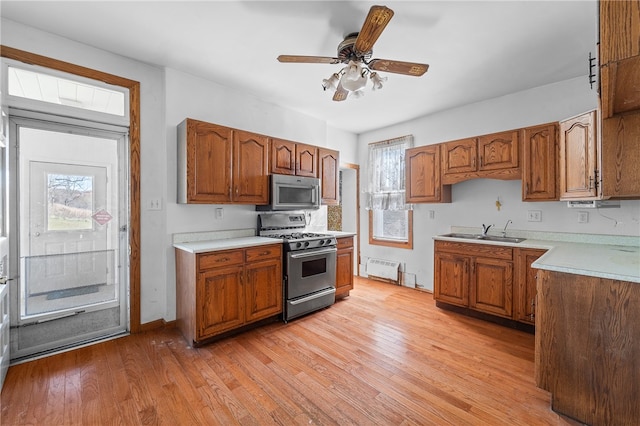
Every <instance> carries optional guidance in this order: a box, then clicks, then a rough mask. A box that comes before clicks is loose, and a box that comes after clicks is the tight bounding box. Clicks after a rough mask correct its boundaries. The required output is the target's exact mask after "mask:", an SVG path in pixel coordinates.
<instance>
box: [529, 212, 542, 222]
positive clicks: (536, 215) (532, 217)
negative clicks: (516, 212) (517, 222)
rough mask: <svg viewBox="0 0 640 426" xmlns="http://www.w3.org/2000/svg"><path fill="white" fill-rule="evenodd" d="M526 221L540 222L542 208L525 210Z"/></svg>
mask: <svg viewBox="0 0 640 426" xmlns="http://www.w3.org/2000/svg"><path fill="white" fill-rule="evenodd" d="M527 221H528V222H542V210H527Z"/></svg>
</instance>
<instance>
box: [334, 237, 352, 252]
mask: <svg viewBox="0 0 640 426" xmlns="http://www.w3.org/2000/svg"><path fill="white" fill-rule="evenodd" d="M337 241H338V250H340V249H343V248H347V247H353V237H343V238H338V239H337Z"/></svg>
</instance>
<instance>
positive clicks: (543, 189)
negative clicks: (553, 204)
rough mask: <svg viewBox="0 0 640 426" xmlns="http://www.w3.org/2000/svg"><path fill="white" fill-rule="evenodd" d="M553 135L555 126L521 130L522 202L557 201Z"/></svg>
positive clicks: (556, 126)
mask: <svg viewBox="0 0 640 426" xmlns="http://www.w3.org/2000/svg"><path fill="white" fill-rule="evenodd" d="M557 133H558V124H557V123H548V124H542V125H539V126H534V127H527V128H525V129H522V130H521V140H522V201H555V200H558V198H559V196H560V195H559V190H558V186H559V185H558V179H557V178H556V176H557V173H558V138H557Z"/></svg>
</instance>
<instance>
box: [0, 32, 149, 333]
mask: <svg viewBox="0 0 640 426" xmlns="http://www.w3.org/2000/svg"><path fill="white" fill-rule="evenodd" d="M0 56H2V57H4V58H8V59H14V60H16V61H20V62H23V63H26V64H30V65H38V66H41V67H45V68H49V69H53V70H56V71H62V72H66V73H69V74H75V75H77V76H81V77H86V78H90V79H94V80H98V81H102V82H105V83H108V84H111V85H114V86H120V87H124V88H127V89H129V292H130V293H129V294H130V296H129V309H130V310H129V328H130V330H129V331H130V333H138V332H140V331H142V327H141V324H140V82H138V81H135V80H129V79H127V78H124V77H119V76H116V75H113V74H108V73H105V72H102V71H98V70H94V69H91V68H86V67H83V66H80V65H75V64H72V63H69V62H64V61H60V60H57V59H53V58H49V57H46V56H42V55H38V54H35V53H30V52H26V51H23V50H19V49H15V48H12V47H8V46H5V45H0Z"/></svg>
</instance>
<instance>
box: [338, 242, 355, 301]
mask: <svg viewBox="0 0 640 426" xmlns="http://www.w3.org/2000/svg"><path fill="white" fill-rule="evenodd" d="M337 240H338V253H337V256H336V298H339V297H346V296H348V295H349V291H351V290H353V237H341V238H337Z"/></svg>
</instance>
